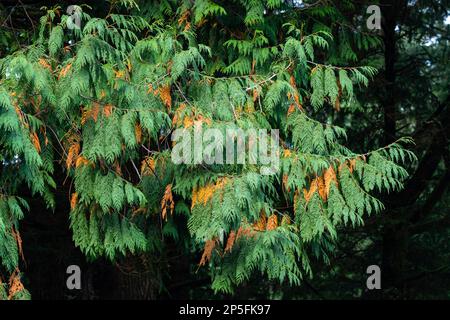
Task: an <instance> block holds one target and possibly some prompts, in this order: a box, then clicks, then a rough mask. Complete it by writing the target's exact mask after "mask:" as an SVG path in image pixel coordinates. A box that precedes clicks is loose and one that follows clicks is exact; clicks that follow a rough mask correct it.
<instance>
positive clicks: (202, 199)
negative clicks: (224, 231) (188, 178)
mask: <svg viewBox="0 0 450 320" xmlns="http://www.w3.org/2000/svg"><path fill="white" fill-rule="evenodd" d="M226 184H227V179H226V178H219V179H217V182H216V183H215V184H207V185H206V186H203V187H200V188H198V189H197V188H196V189H194V191H193V193H192V207H191V208H194V207H195V206H196V205H197V204H199V203H201V204H203V205H205V204H206V203H207V202H208V201H209V200H211V198H212V197H213V196H214V193H215V192H216V191H218V190H221V189H223V188H224V186H225V185H226Z"/></svg>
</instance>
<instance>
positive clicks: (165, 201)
mask: <svg viewBox="0 0 450 320" xmlns="http://www.w3.org/2000/svg"><path fill="white" fill-rule="evenodd" d="M167 208H169V209H170V214H173V209H174V208H175V202H174V201H173V195H172V184H168V185H167V186H166V191H165V192H164V196H163V198H162V200H161V217H162V218H163V219H165V220H167Z"/></svg>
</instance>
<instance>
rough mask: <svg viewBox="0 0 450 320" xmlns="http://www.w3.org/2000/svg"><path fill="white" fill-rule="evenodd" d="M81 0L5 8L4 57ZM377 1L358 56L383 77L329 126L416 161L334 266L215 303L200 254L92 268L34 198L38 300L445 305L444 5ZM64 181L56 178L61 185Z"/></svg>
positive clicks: (0, 50)
mask: <svg viewBox="0 0 450 320" xmlns="http://www.w3.org/2000/svg"><path fill="white" fill-rule="evenodd" d="M77 2H78V3H81V2H79V1H29V0H19V1H15V0H1V1H0V57H3V56H5V55H7V54H10V53H12V52H14V51H15V50H17V49H18V48H20V47H21V46H26V45H28V44H30V43H31V42H32V41H33V34H34V32H35V28H36V25H38V21H39V18H40V16H41V15H42V10H41V9H40V8H41V7H42V6H44V5H45V6H47V7H51V6H52V5H56V4H59V5H61V6H62V7H63V8H65V7H66V6H68V5H70V4H74V3H77ZM82 2H83V3H86V2H87V3H88V4H89V5H90V6H91V7H92V9H91V12H92V13H94V14H95V15H97V16H102V15H105V14H106V12H107V10H108V3H107V2H106V1H104V0H98V1H95V2H89V1H82ZM355 2H358V3H360V5H357V6H355V8H358V10H357V11H354V12H345V15H346V16H348V17H349V21H353V22H354V23H355V28H361V25H365V18H367V15H364V13H365V8H366V7H367V5H369V4H370V3H369V2H370V1H369V2H367V1H355ZM379 5H380V7H381V10H382V17H383V19H382V30H380V31H378V34H379V35H380V37H381V39H382V45H381V46H379V47H376V48H373V49H372V50H370V51H369V52H364V53H359V52H357V53H356V54H357V55H358V59H359V60H360V61H362V62H365V61H372V62H376V64H377V65H379V66H380V72H379V73H378V74H377V75H376V77H375V78H374V79H373V80H372V81H371V83H370V85H369V87H368V88H367V89H364V90H361V92H358V93H357V94H358V95H359V97H358V100H359V101H360V103H361V105H362V106H363V107H360V108H358V109H357V110H352V111H351V112H347V111H346V110H343V111H342V112H340V113H338V114H337V115H336V123H337V124H338V125H340V126H342V127H344V128H346V129H347V132H348V136H349V138H348V141H349V144H350V145H349V147H350V148H352V149H353V150H356V151H361V150H368V149H374V148H376V147H378V146H380V145H384V144H387V143H390V142H392V141H394V140H395V139H396V138H398V137H401V136H411V137H413V138H414V140H415V143H416V144H415V146H414V150H413V151H414V152H415V154H416V155H417V156H418V158H419V161H418V162H417V163H416V164H415V165H414V167H411V168H409V169H408V170H409V172H410V174H411V176H410V179H409V180H408V181H407V183H406V187H405V189H404V190H403V191H401V192H399V193H391V194H389V195H387V196H383V197H382V201H383V202H384V204H385V205H386V209H385V211H384V212H383V213H382V214H380V215H375V216H371V217H370V218H369V219H368V220H366V222H365V226H364V227H360V228H357V229H352V228H348V230H345V231H342V232H340V241H339V247H338V248H337V251H336V254H335V255H334V256H333V257H332V258H331V263H330V265H322V264H321V265H315V266H314V267H313V269H314V274H315V276H314V278H313V279H312V280H305V281H304V282H303V283H302V285H301V286H300V287H290V286H287V285H286V286H283V285H280V284H278V283H275V282H270V281H268V280H262V279H260V278H259V277H258V276H254V278H253V279H252V280H250V281H248V283H247V284H246V285H245V286H242V287H240V288H239V289H238V290H237V291H236V293H235V294H234V295H233V296H227V295H224V296H218V295H214V293H213V292H212V291H211V289H210V286H209V283H210V278H209V276H208V274H206V271H202V270H199V271H197V270H196V269H194V270H192V269H191V267H190V266H191V265H195V264H196V263H197V261H198V258H199V257H198V256H197V255H189V254H186V253H182V252H181V253H180V252H179V250H177V248H176V247H175V245H174V246H173V248H172V249H170V245H169V246H168V248H169V250H168V252H166V253H165V256H161V257H154V256H153V257H136V258H129V259H126V260H123V261H117V262H116V263H114V264H111V263H110V262H109V261H103V260H97V261H87V260H86V258H85V257H84V255H83V254H82V253H81V252H80V251H79V250H78V249H77V248H75V246H74V244H73V241H72V234H71V232H70V229H69V221H68V219H67V212H68V211H69V207H68V206H69V201H57V208H56V210H55V212H49V211H47V210H46V209H45V206H44V204H43V203H42V201H41V200H39V199H35V200H31V202H30V205H31V207H32V213H30V214H27V215H26V217H25V219H24V220H23V221H22V222H21V233H22V239H23V248H24V256H25V261H23V262H22V267H21V270H22V271H23V272H24V275H25V278H24V279H23V282H24V283H25V285H26V287H27V288H28V289H29V291H30V292H31V294H32V297H33V299H107V298H144V299H145V298H157V299H166V298H170V299H185V298H186V299H188V298H199V299H201V298H206V299H208V298H237V299H254V298H274V299H353V298H357V299H359V298H363V299H378V298H386V299H408V298H409V299H449V298H450V194H449V192H448V185H449V183H450V149H449V146H450V144H449V139H450V126H449V121H450V108H449V106H450V96H449V92H448V91H449V90H448V89H449V83H450V81H449V74H450V73H449V69H450V63H449V57H450V51H449V50H450V49H449V46H448V44H449V42H450V38H449V37H450V34H449V28H450V24H449V23H450V18H449V16H450V12H449V2H448V1H447V0H442V1H431V0H416V1H413V0H409V1H406V0H382V1H380V2H379ZM56 177H57V178H58V174H57V175H56ZM64 178H65V174H64V173H63V172H60V173H59V179H60V180H61V181H63V180H64ZM60 185H63V184H60ZM64 186H65V187H66V188H68V187H69V186H68V185H64ZM68 194H69V191H68V190H67V189H64V188H60V189H58V190H56V198H57V199H65V200H67V198H68ZM71 264H77V265H79V266H80V267H81V269H82V271H83V288H82V290H80V291H69V290H67V289H66V286H65V283H66V268H67V266H68V265H71ZM373 264H377V265H380V266H381V270H382V290H374V291H368V290H366V289H365V288H366V285H365V283H366V279H367V274H366V268H367V266H368V265H373ZM136 283H139V284H140V285H139V286H136V285H135V284H136ZM142 284H145V285H144V286H143V285H142Z"/></svg>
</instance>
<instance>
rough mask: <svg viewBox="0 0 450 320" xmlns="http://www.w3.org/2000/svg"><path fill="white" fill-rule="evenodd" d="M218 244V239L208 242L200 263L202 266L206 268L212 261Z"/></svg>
mask: <svg viewBox="0 0 450 320" xmlns="http://www.w3.org/2000/svg"><path fill="white" fill-rule="evenodd" d="M216 243H217V238H213V239H211V240H208V241H206V243H205V249H204V251H203V255H202V259H201V260H200V263H199V265H200V266H204V265H205V264H206V263H207V262H208V261H210V260H211V256H212V252H213V250H214V248H215V246H216Z"/></svg>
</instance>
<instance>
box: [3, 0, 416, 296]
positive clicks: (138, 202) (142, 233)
mask: <svg viewBox="0 0 450 320" xmlns="http://www.w3.org/2000/svg"><path fill="white" fill-rule="evenodd" d="M354 6H355V5H354V4H353V3H352V2H351V1H340V2H339V4H333V3H331V2H330V3H328V2H326V3H320V4H315V5H314V4H311V5H309V4H304V3H298V2H296V1H292V2H291V1H281V0H235V1H211V0H197V1H185V0H179V1H176V0H172V1H169V0H165V1H146V2H143V3H142V4H140V5H138V4H137V3H135V2H134V1H133V0H120V1H112V2H111V7H110V9H109V11H108V14H107V15H106V16H90V15H89V14H88V13H87V12H89V10H88V8H87V7H84V8H83V10H82V11H81V10H80V12H81V13H80V21H81V28H80V29H78V28H76V27H75V28H74V26H73V25H72V24H71V23H73V20H72V18H73V17H71V16H69V15H67V14H64V11H63V10H62V9H61V8H60V7H54V8H48V9H47V11H46V14H45V15H44V16H42V18H41V19H40V25H39V31H38V33H37V35H36V39H35V41H34V42H33V43H32V44H31V45H29V46H26V47H25V48H22V49H20V50H17V51H15V52H14V53H12V54H9V55H7V56H5V57H4V58H2V59H1V60H0V75H1V78H0V79H1V80H0V83H1V87H0V133H1V134H0V157H1V159H0V161H1V164H0V166H1V172H0V182H1V183H0V185H1V187H0V257H1V262H2V266H1V270H2V275H3V277H2V279H10V281H9V283H6V282H5V281H3V282H2V283H0V297H3V298H12V299H18V298H26V297H28V293H27V291H26V289H24V287H23V285H22V284H21V280H20V271H19V268H18V266H19V259H20V256H21V255H22V246H21V237H20V230H19V222H20V220H21V219H22V218H23V216H24V214H33V212H32V211H33V210H32V209H33V208H30V206H29V204H28V203H27V201H25V200H24V197H23V192H24V190H29V191H30V192H31V194H32V195H33V196H34V195H36V196H38V195H39V196H40V197H42V199H44V201H45V203H46V204H47V205H48V207H49V208H53V207H54V206H55V199H54V196H53V193H54V190H55V189H56V188H58V186H59V183H60V181H55V179H54V172H55V165H56V166H60V167H63V168H64V170H65V172H66V174H67V181H70V183H71V193H70V195H67V199H68V200H67V201H69V202H70V207H71V210H70V213H68V218H69V219H70V227H71V230H72V233H73V240H74V242H75V245H76V246H77V247H79V248H80V249H81V250H82V252H83V253H84V254H85V255H86V256H87V257H88V258H89V259H97V258H99V257H106V258H108V259H110V260H112V261H114V260H116V259H119V258H121V257H124V256H127V255H130V254H131V255H137V254H141V253H147V254H151V255H159V254H163V253H164V250H166V245H167V242H168V240H167V239H171V240H170V241H174V242H176V243H177V245H179V246H181V247H184V248H186V250H188V251H192V252H202V256H201V259H200V260H199V261H198V263H199V265H200V267H202V268H208V272H209V274H210V276H211V279H212V288H213V289H214V291H216V292H224V293H230V292H233V290H235V288H236V287H238V286H239V285H240V284H242V283H243V282H245V281H246V280H248V279H249V278H250V277H251V276H252V275H253V274H255V273H258V274H263V275H264V277H266V278H267V279H270V280H277V281H279V282H281V283H288V284H289V285H299V284H300V283H301V282H302V280H303V279H306V278H309V277H312V276H313V273H314V270H313V269H312V268H311V260H313V259H314V260H320V261H324V262H328V261H329V255H330V254H331V253H332V252H333V250H334V248H335V245H336V244H337V243H338V242H339V233H338V230H339V229H340V228H341V227H343V226H352V227H357V226H360V225H362V224H363V223H364V219H365V217H367V216H369V215H371V214H376V213H379V212H380V211H381V210H382V209H383V208H384V206H383V204H382V202H381V201H380V200H379V199H378V198H379V197H380V194H385V193H390V192H395V191H399V190H401V189H402V187H403V183H402V182H403V181H404V179H405V178H407V176H408V173H407V171H406V170H405V169H404V168H403V165H404V164H408V163H412V162H413V161H414V160H415V156H414V154H413V153H412V152H411V151H408V150H407V149H405V148H404V146H405V145H406V144H408V143H410V142H411V139H409V138H400V139H397V140H395V141H393V142H390V143H388V144H386V145H384V146H380V147H379V148H376V149H374V150H363V151H361V152H356V151H352V150H351V149H349V148H348V147H346V146H345V145H346V143H347V142H346V131H345V130H344V129H343V128H341V127H338V126H336V125H335V124H334V123H333V120H334V119H335V116H336V114H337V113H339V112H340V110H341V109H342V110H347V109H348V110H352V108H355V105H356V106H357V105H358V97H357V95H355V91H356V90H359V89H360V88H365V87H368V86H370V80H371V79H372V78H373V77H374V76H375V75H376V73H377V68H376V67H378V66H377V65H360V64H359V62H358V61H359V59H358V53H360V52H365V51H367V50H371V49H373V48H375V47H377V46H379V45H380V40H379V38H378V37H377V36H376V35H374V34H370V33H363V32H356V33H355V32H354V30H352V29H351V28H349V27H348V26H347V25H346V23H345V22H346V17H345V16H344V15H343V13H342V12H343V10H350V9H355V7H354ZM181 128H182V129H184V130H185V132H186V134H189V135H194V133H195V131H196V130H199V129H206V128H217V129H219V130H221V131H222V132H225V131H226V129H230V128H236V129H237V128H243V129H266V130H269V129H279V130H280V141H281V144H282V150H281V152H280V154H279V157H280V159H281V166H280V170H279V172H277V173H276V174H274V175H265V174H263V173H262V172H261V166H260V165H253V164H249V163H248V161H247V163H246V164H243V165H241V164H235V165H229V164H223V165H220V164H213V165H209V164H205V163H200V164H175V163H173V161H172V160H171V152H172V150H173V147H174V145H173V144H172V143H171V134H172V133H173V131H174V130H176V129H181ZM67 181H66V183H67ZM57 200H58V201H59V200H61V199H57ZM26 211H31V212H29V213H26ZM186 229H187V230H188V232H185V230H186Z"/></svg>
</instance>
